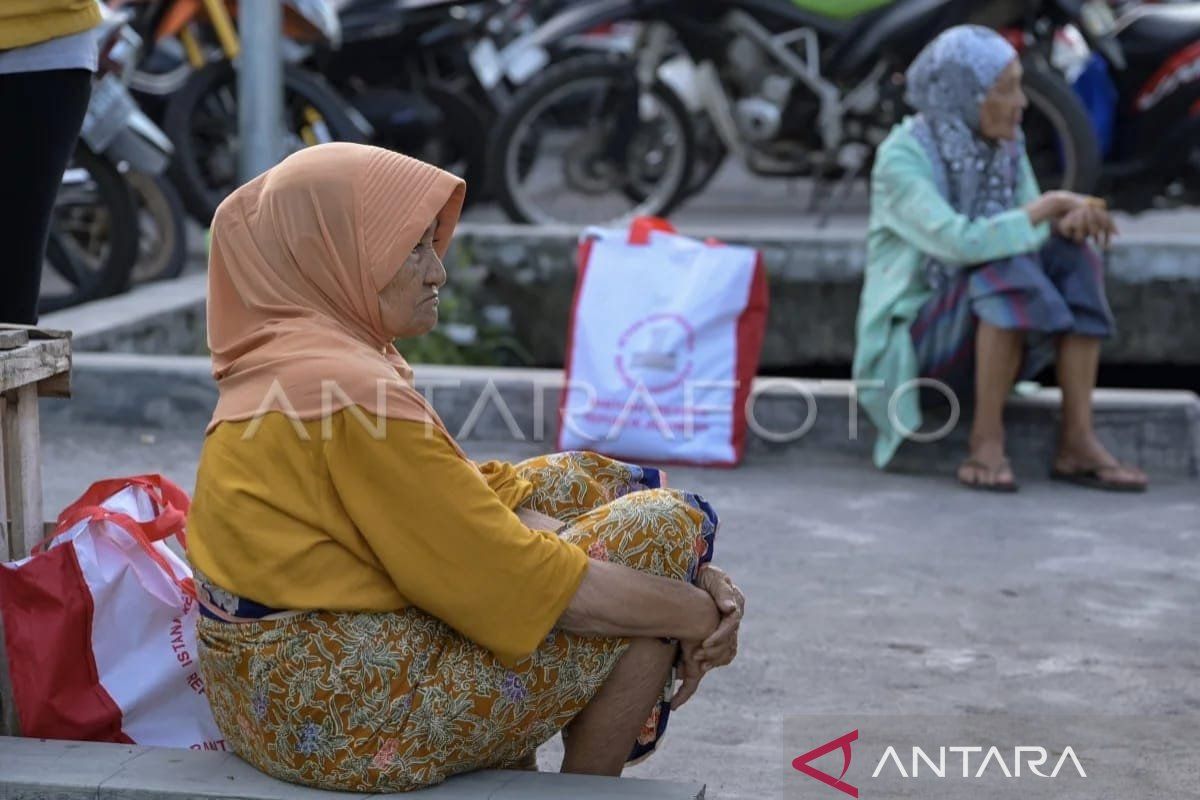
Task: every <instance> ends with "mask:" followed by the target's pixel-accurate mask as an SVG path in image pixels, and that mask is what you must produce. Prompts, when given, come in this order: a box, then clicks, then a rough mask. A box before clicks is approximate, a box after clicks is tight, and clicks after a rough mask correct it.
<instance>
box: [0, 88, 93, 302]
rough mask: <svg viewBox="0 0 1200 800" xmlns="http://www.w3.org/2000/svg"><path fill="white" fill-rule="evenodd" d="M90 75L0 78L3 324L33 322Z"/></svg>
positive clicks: (1, 300) (1, 297)
mask: <svg viewBox="0 0 1200 800" xmlns="http://www.w3.org/2000/svg"><path fill="white" fill-rule="evenodd" d="M91 81H92V75H91V73H90V72H88V71H87V70H82V69H65V70H50V71H46V72H29V73H19V74H11V75H0V108H3V109H4V112H5V115H6V118H7V119H9V120H12V123H11V124H9V125H6V126H4V128H3V130H0V164H3V175H4V180H3V181H0V240H3V241H4V243H5V245H4V246H5V257H4V262H3V263H2V264H0V281H2V282H3V285H4V291H3V292H0V323H18V324H22V325H33V324H35V323H36V322H37V303H38V293H39V290H40V289H41V274H42V258H43V257H44V255H45V251H46V238H47V236H48V232H49V230H50V218H51V216H52V214H53V210H54V199H55V196H56V195H57V193H58V186H59V184H60V183H61V182H62V176H63V170H64V169H65V168H66V166H67V162H68V160H69V159H70V157H71V151H72V150H73V149H74V147H75V140H76V139H77V137H78V135H79V128H80V126H81V125H82V124H83V118H84V114H85V113H86V111H87V105H88V98H89V97H90V96H91Z"/></svg>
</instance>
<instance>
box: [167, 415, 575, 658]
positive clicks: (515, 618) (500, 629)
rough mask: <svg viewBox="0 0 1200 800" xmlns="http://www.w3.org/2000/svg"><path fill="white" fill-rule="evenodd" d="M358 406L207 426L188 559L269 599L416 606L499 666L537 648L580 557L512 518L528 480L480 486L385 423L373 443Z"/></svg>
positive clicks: (436, 450)
mask: <svg viewBox="0 0 1200 800" xmlns="http://www.w3.org/2000/svg"><path fill="white" fill-rule="evenodd" d="M356 411H359V412H360V411H361V410H360V409H357V407H354V408H351V409H346V410H343V411H340V412H338V413H336V414H334V415H332V416H331V417H329V418H328V420H327V423H326V426H327V428H326V430H324V431H323V423H322V421H321V420H312V421H307V422H299V421H295V420H290V419H289V418H287V417H285V416H284V415H283V414H280V413H271V414H268V415H266V416H265V417H263V418H262V419H261V420H259V421H258V427H257V430H254V431H253V436H251V437H249V438H243V436H244V434H247V433H250V432H251V426H252V425H254V424H255V423H254V422H253V421H247V422H224V423H222V424H220V425H219V426H218V427H217V428H216V429H215V430H214V431H213V432H212V433H210V434H209V436H208V437H207V438H206V440H205V443H204V448H203V451H202V452H201V457H200V466H199V471H198V474H197V478H196V491H195V496H194V498H193V501H192V510H191V514H190V515H189V518H188V538H189V541H188V556H189V558H190V559H191V561H192V563H193V564H194V565H195V566H196V568H197V569H198V570H199V571H200V572H202V573H203V574H204V575H205V576H207V578H208V579H209V580H211V581H212V582H213V583H214V584H216V585H217V586H219V587H220V588H223V589H226V590H228V591H230V592H232V593H234V594H236V595H239V596H241V597H245V598H247V599H250V600H254V601H256V602H258V603H262V604H264V605H267V606H270V607H273V608H280V609H289V610H326V611H398V610H401V609H404V608H407V607H409V606H415V607H417V608H419V609H421V610H422V611H425V612H426V613H428V614H431V615H432V616H434V617H437V618H438V619H440V620H441V621H443V622H445V623H446V624H448V625H450V626H451V627H453V628H454V629H455V630H457V631H458V632H459V633H461V634H463V635H464V636H466V637H467V638H468V639H470V640H471V641H473V642H475V643H477V644H479V645H481V646H483V647H485V648H487V649H488V650H491V651H492V652H493V653H494V654H495V655H496V657H497V658H499V659H500V660H501V661H502V662H504V663H512V662H514V661H516V660H519V659H520V658H522V657H524V656H527V655H528V654H529V653H531V652H533V650H534V649H536V648H537V646H538V644H539V643H540V642H541V641H542V639H543V638H544V637H545V636H546V634H547V632H548V631H549V630H550V629H551V628H552V627H553V626H554V623H555V622H556V621H557V620H558V618H559V616H561V615H562V612H563V611H564V610H565V609H566V607H567V605H568V603H569V602H570V600H571V597H572V596H573V595H574V593H575V590H576V589H577V588H578V586H579V583H580V582H581V581H582V580H583V575H584V572H585V570H586V569H587V563H588V559H587V556H586V554H585V553H584V552H583V551H582V550H581V549H580V548H578V547H576V546H574V545H572V544H570V543H568V542H566V541H563V540H561V539H559V538H558V537H557V536H555V535H554V534H553V533H552V532H549V531H531V530H530V529H528V528H526V527H525V526H524V525H522V524H521V522H520V520H519V519H518V518H517V517H516V515H515V514H514V513H513V512H512V511H511V507H512V505H513V504H515V503H518V502H521V501H523V500H524V499H525V498H527V497H528V496H529V493H530V491H531V488H530V487H529V486H528V483H527V482H525V481H521V480H520V479H519V478H517V476H516V474H515V473H514V472H513V471H512V470H511V468H508V469H505V468H504V467H503V466H501V465H488V466H487V468H486V469H485V470H484V471H483V474H484V478H485V480H486V481H487V483H485V482H484V481H481V480H480V479H479V473H478V472H477V471H476V470H475V468H474V467H473V466H472V465H471V463H470V462H468V461H465V460H463V459H462V458H461V457H460V456H459V455H458V453H457V452H456V451H455V449H454V448H453V447H452V446H451V444H450V442H449V441H448V440H447V439H446V438H445V436H444V435H442V434H441V433H440V432H438V431H437V430H436V429H430V431H429V434H428V435H427V434H426V427H425V426H424V425H423V424H421V423H417V422H411V421H408V420H395V419H380V420H379V424H380V425H382V426H383V427H382V428H380V429H379V431H380V432H383V433H384V434H385V435H384V436H382V437H378V438H377V437H376V436H374V435H373V431H372V430H369V429H368V428H367V427H366V426H365V425H364V424H362V422H360V419H361V417H360V416H357V415H356V413H355V412H356ZM375 423H376V420H375V419H374V418H373V417H372V418H371V419H370V424H371V425H375ZM326 434H327V435H326ZM489 484H494V485H496V486H497V488H498V489H499V493H497V491H495V490H493V489H492V488H491V485H489ZM506 501H507V502H506Z"/></svg>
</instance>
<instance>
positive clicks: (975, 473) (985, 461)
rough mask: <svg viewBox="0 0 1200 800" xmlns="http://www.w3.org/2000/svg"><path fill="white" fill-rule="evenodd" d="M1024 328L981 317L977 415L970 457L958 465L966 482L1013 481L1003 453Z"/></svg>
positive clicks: (977, 345) (977, 337) (977, 344)
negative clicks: (1007, 410) (1006, 405)
mask: <svg viewBox="0 0 1200 800" xmlns="http://www.w3.org/2000/svg"><path fill="white" fill-rule="evenodd" d="M1024 344H1025V335H1024V333H1023V332H1022V331H1012V330H1006V329H1004V328H997V327H996V326H995V325H992V324H990V323H987V322H984V321H983V320H980V321H979V326H978V328H977V329H976V332H975V417H974V420H973V421H972V423H971V438H970V450H971V452H970V457H969V459H968V461H967V462H965V463H964V464H963V465H962V466H960V467H959V468H958V477H959V479H960V480H962V481H963V482H964V483H971V484H979V485H983V486H991V485H996V484H1008V483H1012V482H1013V473H1012V470H1011V469H1010V468H1009V466H1008V460H1007V459H1006V458H1005V455H1004V402H1005V400H1007V399H1008V394H1009V392H1011V391H1012V387H1013V383H1015V382H1016V380H1017V373H1018V371H1019V370H1020V369H1021V356H1022V351H1023V349H1024Z"/></svg>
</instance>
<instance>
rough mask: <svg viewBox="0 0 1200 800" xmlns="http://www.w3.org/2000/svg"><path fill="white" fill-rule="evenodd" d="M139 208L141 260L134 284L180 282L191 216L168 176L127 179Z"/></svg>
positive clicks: (136, 174) (134, 174)
mask: <svg viewBox="0 0 1200 800" xmlns="http://www.w3.org/2000/svg"><path fill="white" fill-rule="evenodd" d="M127 178H128V180H129V186H130V188H132V189H133V196H134V200H135V201H136V202H137V208H138V233H139V234H140V235H139V238H138V259H137V263H135V264H134V265H133V282H134V283H148V282H150V281H161V280H168V279H170V278H178V277H179V275H180V273H182V272H183V268H184V265H186V264H187V212H186V211H185V210H184V208H183V199H182V198H180V196H179V191H178V190H177V189H176V188H175V185H174V184H172V183H171V181H169V180H168V179H167V177H166V176H165V175H146V174H143V173H141V172H130V173H129V174H128V175H127Z"/></svg>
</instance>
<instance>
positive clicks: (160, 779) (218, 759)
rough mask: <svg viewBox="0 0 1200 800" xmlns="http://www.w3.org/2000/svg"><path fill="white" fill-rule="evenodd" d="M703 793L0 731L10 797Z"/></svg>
mask: <svg viewBox="0 0 1200 800" xmlns="http://www.w3.org/2000/svg"><path fill="white" fill-rule="evenodd" d="M413 796H418V797H430V798H436V800H557V799H558V798H562V799H563V800H567V799H568V798H569V799H570V800H702V799H703V797H704V786H703V785H701V784H683V783H675V782H670V781H647V780H635V779H632V778H596V777H591V776H583V775H561V774H558V773H545V772H543V773H534V772H512V771H501V770H488V771H483V772H474V773H470V774H467V775H461V776H458V777H455V778H451V779H450V780H448V781H446V782H445V783H443V784H440V785H439V786H435V787H433V788H432V789H425V790H423V791H420V792H411V793H406V794H389V795H364V794H355V793H350V792H325V791H320V790H317V789H308V788H305V787H302V786H295V785H293V784H290V783H283V782H282V781H277V780H275V779H274V778H270V777H268V776H266V775H264V774H263V773H261V772H259V771H258V770H256V769H255V768H254V767H251V766H250V765H249V764H247V763H246V762H244V761H242V760H241V759H240V758H238V757H237V756H235V755H234V754H232V753H214V752H197V751H191V750H170V749H167V748H162V747H137V746H128V745H120V744H98V743H93V742H57V741H46V740H45V739H14V738H7V737H0V797H3V798H5V799H6V800H50V799H51V798H53V800H175V799H178V800H208V799H209V798H212V800H218V798H219V800H351V798H354V800H362V798H364V797H394V798H400V797H413Z"/></svg>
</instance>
